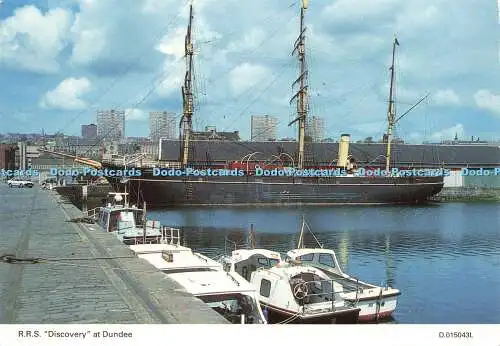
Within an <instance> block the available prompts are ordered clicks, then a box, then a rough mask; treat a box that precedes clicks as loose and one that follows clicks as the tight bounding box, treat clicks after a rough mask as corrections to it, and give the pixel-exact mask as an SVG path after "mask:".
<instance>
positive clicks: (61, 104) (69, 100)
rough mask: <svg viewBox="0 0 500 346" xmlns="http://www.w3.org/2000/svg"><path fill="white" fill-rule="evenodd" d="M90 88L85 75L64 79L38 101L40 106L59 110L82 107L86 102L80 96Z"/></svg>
mask: <svg viewBox="0 0 500 346" xmlns="http://www.w3.org/2000/svg"><path fill="white" fill-rule="evenodd" d="M90 89H91V83H90V81H89V80H88V79H87V78H85V77H83V78H68V79H65V80H63V81H62V82H61V83H59V85H58V86H57V87H56V88H55V89H53V90H50V91H48V92H47V93H46V94H45V96H44V97H43V98H42V100H41V101H40V106H41V107H44V108H55V109H61V110H78V109H83V108H85V107H86V103H85V101H84V100H82V99H81V97H82V96H83V95H85V94H86V93H88V92H89V91H90Z"/></svg>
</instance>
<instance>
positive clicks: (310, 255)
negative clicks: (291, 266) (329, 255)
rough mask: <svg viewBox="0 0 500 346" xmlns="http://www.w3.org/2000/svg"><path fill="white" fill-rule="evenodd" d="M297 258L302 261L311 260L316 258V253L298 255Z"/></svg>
mask: <svg viewBox="0 0 500 346" xmlns="http://www.w3.org/2000/svg"><path fill="white" fill-rule="evenodd" d="M297 259H298V260H299V261H302V262H311V261H312V260H313V259H314V254H313V253H308V254H305V255H302V256H299V257H297Z"/></svg>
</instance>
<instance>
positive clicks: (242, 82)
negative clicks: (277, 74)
mask: <svg viewBox="0 0 500 346" xmlns="http://www.w3.org/2000/svg"><path fill="white" fill-rule="evenodd" d="M266 76H270V74H269V69H268V68H267V67H265V66H262V65H256V64H250V63H243V64H240V65H238V66H236V67H235V68H234V69H233V70H232V71H231V73H230V79H231V86H232V88H233V93H234V94H235V95H239V94H241V93H242V92H244V91H246V90H248V89H249V88H251V87H253V86H255V85H257V84H258V83H259V82H261V81H263V80H264V79H265V77H266Z"/></svg>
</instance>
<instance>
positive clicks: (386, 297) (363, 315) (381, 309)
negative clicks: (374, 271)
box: [285, 222, 401, 322]
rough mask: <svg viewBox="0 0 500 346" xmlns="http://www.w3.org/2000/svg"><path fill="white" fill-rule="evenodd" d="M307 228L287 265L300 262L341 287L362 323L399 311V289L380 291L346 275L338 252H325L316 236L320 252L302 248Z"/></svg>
mask: <svg viewBox="0 0 500 346" xmlns="http://www.w3.org/2000/svg"><path fill="white" fill-rule="evenodd" d="M304 226H307V225H306V224H305V222H303V224H302V229H301V235H300V237H299V245H298V248H297V249H295V250H291V251H288V252H287V254H286V258H285V261H300V262H301V263H302V264H303V265H309V266H312V267H314V268H317V269H320V270H321V271H322V272H323V273H325V274H326V275H327V276H328V278H330V279H333V280H335V281H336V282H338V283H340V284H342V286H343V287H344V291H343V292H342V293H341V294H340V295H341V297H342V298H343V299H344V300H345V301H347V302H348V303H350V305H351V306H356V307H358V308H360V309H361V311H360V313H359V321H360V322H373V321H379V320H382V319H386V318H389V317H391V316H392V313H393V312H394V310H396V304H397V299H398V296H399V295H400V294H401V292H400V291H399V290H398V289H396V288H392V287H388V286H386V287H380V286H375V285H372V284H369V283H366V282H363V281H359V280H358V279H357V278H355V277H353V276H350V275H348V274H346V273H344V272H343V271H342V269H341V267H340V265H339V262H338V260H337V256H336V255H335V251H333V250H329V249H323V247H322V246H321V244H319V242H318V240H317V238H316V237H315V236H314V234H313V236H314V238H315V239H316V241H317V242H318V244H319V245H320V248H305V247H304V245H303V239H304ZM307 227H308V226H307ZM309 231H310V229H309ZM311 233H312V232H311Z"/></svg>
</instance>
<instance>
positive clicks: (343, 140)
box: [337, 134, 351, 168]
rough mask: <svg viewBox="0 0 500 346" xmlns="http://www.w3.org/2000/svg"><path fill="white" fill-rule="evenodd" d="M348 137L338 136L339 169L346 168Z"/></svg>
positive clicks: (345, 135) (346, 135)
mask: <svg viewBox="0 0 500 346" xmlns="http://www.w3.org/2000/svg"><path fill="white" fill-rule="evenodd" d="M350 137H351V136H350V135H348V134H342V135H340V142H339V156H338V160H337V166H338V167H341V168H346V167H347V164H348V161H347V158H348V156H349V139H350Z"/></svg>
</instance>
